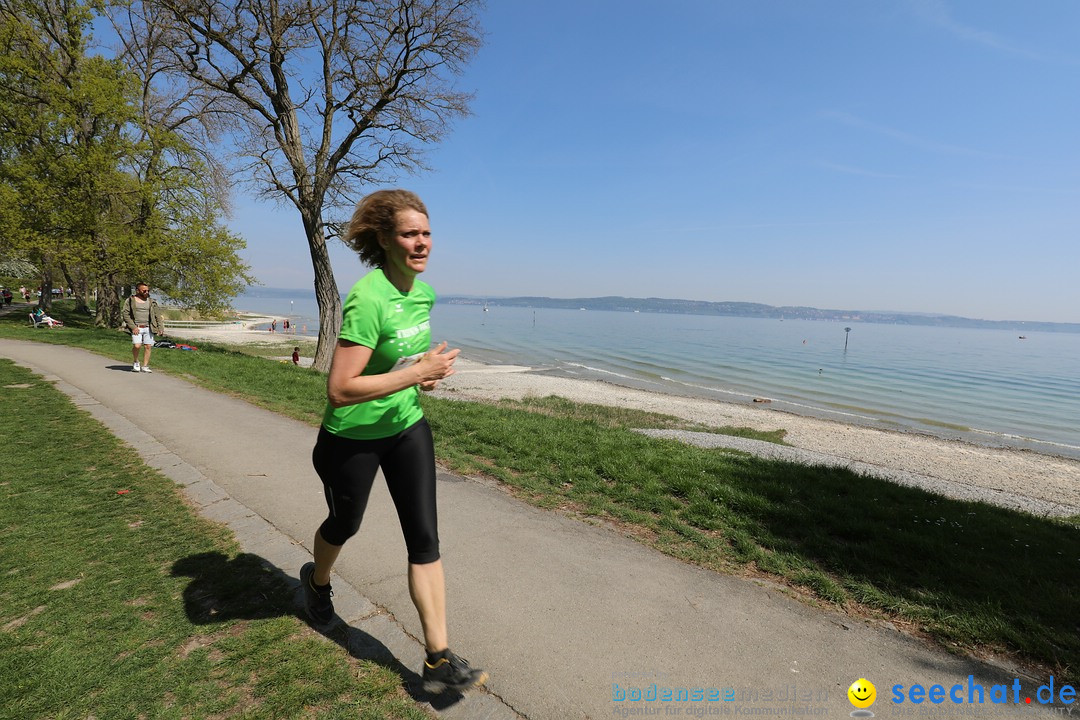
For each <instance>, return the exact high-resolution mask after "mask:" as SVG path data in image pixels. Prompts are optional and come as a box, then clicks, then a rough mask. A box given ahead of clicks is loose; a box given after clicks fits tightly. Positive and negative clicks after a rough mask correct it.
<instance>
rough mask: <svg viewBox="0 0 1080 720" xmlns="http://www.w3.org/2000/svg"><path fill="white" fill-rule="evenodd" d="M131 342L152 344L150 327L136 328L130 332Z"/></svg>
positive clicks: (134, 343)
mask: <svg viewBox="0 0 1080 720" xmlns="http://www.w3.org/2000/svg"><path fill="white" fill-rule="evenodd" d="M131 344H132V345H153V344H154V336H153V335H151V334H150V328H149V327H144V328H138V329H137V330H136V331H135V332H134V333H132V334H131Z"/></svg>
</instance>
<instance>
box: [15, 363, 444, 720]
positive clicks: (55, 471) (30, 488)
mask: <svg viewBox="0 0 1080 720" xmlns="http://www.w3.org/2000/svg"><path fill="white" fill-rule="evenodd" d="M0 417H2V418H3V419H4V431H3V447H4V450H3V453H2V454H0V677H2V678H3V682H2V683H0V717H3V718H12V719H15V718H18V719H19V720H23V719H25V718H90V717H97V718H110V719H113V718H146V717H154V718H209V717H213V718H240V717H243V718H299V717H303V718H327V719H329V718H358V717H359V718H370V719H371V720H375V719H376V718H415V719H419V718H427V717H429V715H428V714H426V713H425V712H424V711H423V710H421V709H420V707H419V706H418V705H417V704H416V703H415V702H414V701H413V700H412V699H411V698H410V697H409V696H408V695H406V693H405V691H404V690H403V689H402V687H401V677H400V676H399V675H398V674H397V673H396V672H394V671H393V670H392V669H389V668H387V667H383V666H381V665H378V664H375V663H372V662H366V661H359V660H356V659H354V658H352V657H350V656H349V655H348V654H347V653H346V651H345V650H343V649H342V648H340V647H339V646H338V645H336V644H334V643H333V642H330V641H329V640H327V639H326V638H324V637H323V636H321V635H319V634H317V633H316V632H314V631H313V630H311V629H310V628H309V627H308V625H307V624H306V623H304V622H303V621H301V620H300V619H299V618H297V617H296V615H295V611H294V609H293V606H292V592H291V591H290V590H289V588H288V586H287V585H286V583H285V581H284V578H283V577H282V576H281V575H280V574H278V573H276V572H272V571H270V570H268V569H267V568H265V567H264V566H263V565H261V564H260V563H259V562H258V561H256V560H255V559H254V558H253V557H251V556H248V555H243V554H240V553H239V552H238V548H237V547H236V545H235V543H234V541H233V540H232V538H231V536H230V535H228V534H227V532H226V531H224V530H222V529H221V528H219V527H218V526H216V525H213V524H211V523H209V522H206V521H203V520H200V519H199V518H198V517H196V516H195V515H194V514H193V511H192V510H190V509H189V507H188V506H187V505H185V504H184V502H183V501H182V500H181V498H180V496H179V494H178V491H177V489H176V486H175V485H174V484H173V483H172V482H171V481H169V480H167V479H165V478H164V477H162V476H161V475H159V474H158V473H156V472H155V471H153V470H151V469H149V468H147V467H145V466H144V465H142V463H141V462H140V461H139V459H138V458H137V456H136V455H135V453H134V451H132V450H131V449H129V448H127V447H126V446H124V445H123V444H121V443H120V442H119V441H118V440H116V439H115V438H114V437H113V436H112V435H111V434H110V433H109V432H108V431H106V430H105V429H104V428H103V427H102V426H101V425H100V424H99V423H98V422H97V421H95V420H93V419H92V418H91V417H90V416H88V415H87V414H86V413H85V412H82V411H80V410H78V409H77V408H75V407H74V406H73V405H72V404H71V403H70V402H69V400H68V398H67V397H66V396H65V395H63V394H62V393H60V392H59V391H57V390H56V389H55V388H53V387H52V385H51V384H49V383H47V382H44V381H43V380H41V379H40V378H38V377H37V376H34V375H32V374H31V373H29V372H28V371H26V370H24V369H22V368H19V367H17V366H15V365H14V364H13V363H11V362H10V361H7V360H0ZM118 491H127V492H125V493H124V494H118Z"/></svg>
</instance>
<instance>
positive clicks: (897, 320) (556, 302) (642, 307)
mask: <svg viewBox="0 0 1080 720" xmlns="http://www.w3.org/2000/svg"><path fill="white" fill-rule="evenodd" d="M440 302H444V303H447V304H448V305H488V306H493V307H499V306H502V307H532V308H558V309H564V310H579V309H581V308H584V309H586V310H612V311H615V312H634V311H638V312H648V313H674V314H680V315H727V316H731V317H757V318H775V319H778V320H780V319H786V320H836V321H845V322H868V323H886V324H890V325H929V326H939V327H964V328H984V329H996V330H1015V331H1028V332H1036V331H1038V332H1072V333H1080V323H1052V322H1040V321H1034V320H1033V321H1023V320H976V319H973V318H965V317H958V316H956V315H932V314H926V313H900V312H882V311H866V310H821V309H819V308H812V307H801V306H797V307H796V306H790V305H785V306H782V307H775V306H773V305H763V304H761V303H747V302H706V301H704V300H671V299H667V298H627V297H617V296H608V297H594V298H549V297H510V298H505V297H500V298H486V297H473V296H469V297H466V296H460V295H458V296H448V297H442V298H440Z"/></svg>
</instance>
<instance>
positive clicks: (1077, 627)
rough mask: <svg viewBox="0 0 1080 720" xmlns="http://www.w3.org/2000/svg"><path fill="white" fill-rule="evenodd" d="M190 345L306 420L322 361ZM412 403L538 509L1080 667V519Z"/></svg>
mask: <svg viewBox="0 0 1080 720" xmlns="http://www.w3.org/2000/svg"><path fill="white" fill-rule="evenodd" d="M61 317H64V316H63V314H62V312H61ZM64 319H65V321H67V318H66V317H65V318H64ZM5 320H6V319H0V337H4V336H7V337H27V338H35V339H40V340H46V341H50V342H65V343H70V344H77V345H80V346H83V347H87V348H89V349H92V350H94V351H96V352H100V353H102V354H104V355H107V356H109V357H114V358H117V359H124V358H125V357H129V355H125V352H126V353H130V350H129V349H128V346H127V345H125V344H124V343H123V342H122V338H119V337H116V336H117V335H118V334H117V333H107V332H105V331H97V330H92V329H80V328H78V327H76V326H75V323H74V322H72V323H69V325H71V326H70V327H69V328H67V329H65V331H63V332H58V331H49V332H47V331H44V330H37V331H32V330H30V329H29V328H25V327H22V328H20V327H17V326H16V324H15V323H13V322H5ZM72 320H76V319H75V318H72ZM200 348H202V349H201V350H200V351H199V352H197V353H182V352H159V353H157V354H155V360H154V367H155V368H156V369H158V370H165V371H169V372H174V373H176V374H178V375H182V376H184V377H187V378H189V379H191V380H192V381H193V382H197V383H199V384H202V385H204V386H206V387H209V388H211V389H214V390H218V391H221V392H228V393H232V394H235V395H237V396H240V397H244V398H247V399H249V400H251V401H252V402H255V403H257V404H260V405H263V406H265V407H267V408H270V409H272V410H274V411H277V412H283V413H286V414H288V415H290V416H293V417H297V418H300V419H304V420H306V421H309V422H312V423H313V424H314V423H317V422H318V420H319V417H320V414H321V411H322V406H323V397H324V387H325V379H324V377H323V376H322V375H321V374H319V373H317V372H315V371H312V370H304V369H301V368H296V367H292V366H291V365H282V364H280V363H273V362H268V361H266V360H265V359H260V358H254V357H249V356H246V355H243V354H241V353H238V352H235V351H230V350H227V349H218V348H212V347H209V346H203V345H200ZM424 406H425V413H426V414H427V416H428V419H429V421H430V422H431V425H432V428H433V430H434V434H435V441H436V453H437V456H438V458H439V461H440V462H441V463H443V464H444V465H446V466H447V467H448V468H450V469H453V470H456V471H458V472H462V473H466V474H470V473H472V474H481V473H482V474H485V475H488V476H492V477H495V478H498V479H499V480H500V481H502V482H503V483H505V484H506V485H507V486H508V487H510V488H512V489H513V491H514V492H515V493H516V494H518V495H519V496H520V497H522V498H524V499H526V500H528V501H529V502H532V503H535V504H537V505H539V506H541V507H547V508H558V509H559V510H561V511H564V512H571V513H574V514H576V515H578V516H581V517H584V518H585V519H587V520H590V521H593V522H604V523H610V524H613V525H615V526H617V527H618V528H619V529H620V530H621V531H623V532H626V533H629V534H631V535H633V536H634V537H636V538H637V539H639V540H640V541H641V542H644V543H647V544H650V545H652V546H654V547H656V548H658V549H660V550H662V551H664V552H666V553H669V554H671V555H673V556H675V557H678V558H681V559H683V560H686V561H689V562H693V563H696V564H699V565H701V566H704V567H708V568H712V569H716V570H720V571H724V572H730V573H735V574H744V575H753V576H765V577H768V578H770V579H772V580H778V581H780V582H783V583H785V584H786V585H787V586H788V587H789V588H790V589H791V592H792V593H794V594H797V595H799V596H801V597H803V598H804V599H808V600H809V601H811V602H819V603H823V604H828V605H831V606H835V607H839V608H842V609H845V610H847V611H848V612H850V613H852V614H856V615H861V616H869V617H872V618H879V619H881V620H885V621H889V622H892V623H894V624H896V625H897V626H900V627H902V628H904V629H905V630H908V631H910V632H912V633H914V634H918V635H922V636H925V637H928V638H930V639H932V640H933V641H935V642H937V643H939V644H940V645H942V646H943V647H946V648H949V649H952V650H955V651H957V652H973V653H975V654H981V653H986V652H993V653H1000V654H1004V655H1007V656H1010V657H1013V658H1015V659H1018V660H1020V661H1023V662H1026V663H1028V664H1029V665H1032V666H1035V667H1038V668H1041V669H1042V670H1044V671H1046V672H1052V673H1054V675H1055V676H1056V677H1057V678H1058V679H1059V680H1061V681H1063V682H1065V681H1070V680H1071V681H1072V682H1073V683H1074V684H1075V682H1076V680H1077V679H1080V623H1078V622H1077V618H1080V593H1077V592H1076V585H1077V578H1078V577H1080V523H1078V522H1077V520H1078V519H1077V518H1072V519H1070V520H1048V519H1042V518H1037V517H1033V516H1030V515H1026V514H1023V513H1019V512H1015V511H1011V510H1004V509H1001V508H997V507H993V506H990V505H985V504H982V503H971V502H960V501H955V500H949V499H945V498H942V497H938V496H935V495H931V494H929V493H926V492H923V491H920V490H917V489H911V488H904V487H900V486H897V485H893V484H891V483H888V482H885V481H881V480H877V479H873V478H866V477H862V476H859V475H857V474H855V473H852V472H851V471H848V470H844V469H836V468H820V467H805V466H801V465H796V464H792V463H786V462H781V461H772V460H762V459H757V458H752V457H748V456H746V455H743V454H740V453H735V452H731V451H724V450H707V449H701V448H695V447H689V446H686V445H683V444H681V443H678V442H675V441H671V440H664V439H658V438H649V437H645V436H642V435H640V434H637V433H634V432H631V430H630V429H631V428H634V427H685V426H687V424H686V423H683V422H682V421H680V420H678V419H675V418H671V417H666V416H662V415H656V414H650V413H640V412H634V411H623V410H618V409H613V408H604V407H600V406H591V405H581V404H575V403H571V402H569V401H566V400H563V399H559V398H543V399H534V400H527V401H523V402H509V401H504V402H501V403H493V404H488V403H474V402H461V401H454V400H445V399H439V398H431V397H427V398H425V399H424ZM698 429H700V428H698ZM713 431H714V432H721V431H722V432H729V433H736V434H738V433H741V432H743V431H741V430H739V429H737V428H723V429H713ZM767 439H772V440H774V441H779V440H781V439H782V434H777V435H775V436H773V437H771V438H767Z"/></svg>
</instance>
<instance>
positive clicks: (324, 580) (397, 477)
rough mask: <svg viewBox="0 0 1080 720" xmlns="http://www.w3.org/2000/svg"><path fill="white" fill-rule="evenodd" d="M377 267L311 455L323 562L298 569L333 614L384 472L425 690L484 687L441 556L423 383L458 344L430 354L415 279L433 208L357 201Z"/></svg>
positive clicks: (366, 245) (366, 281) (350, 234)
mask: <svg viewBox="0 0 1080 720" xmlns="http://www.w3.org/2000/svg"><path fill="white" fill-rule="evenodd" d="M344 241H345V243H346V244H347V245H348V246H349V247H351V248H352V249H353V250H355V251H356V252H357V253H358V254H359V255H360V260H361V262H363V263H364V264H366V265H369V266H372V267H374V268H375V269H374V270H372V271H371V272H369V273H368V274H367V275H365V276H364V277H363V278H361V279H360V281H359V282H357V283H356V285H354V286H353V288H352V290H351V291H350V292H349V296H348V297H347V298H346V300H345V307H344V310H343V317H342V325H341V334H340V336H339V337H338V341H337V346H336V347H335V349H334V358H333V362H332V364H331V366H330V375H329V378H328V379H327V388H326V394H327V399H328V401H329V402H328V404H327V407H326V411H325V413H324V414H323V423H322V428H321V429H320V430H319V438H318V440H317V441H316V443H315V449H314V451H313V452H312V461H313V463H314V465H315V471H316V472H317V473H318V474H319V477H320V478H321V479H322V482H323V493H324V495H325V497H326V505H327V508H328V510H329V515H328V517H327V518H326V520H325V521H323V523H322V525H320V526H319V529H318V530H317V531H316V533H315V552H314V555H315V562H313V563H307V564H306V565H304V567H303V568H301V569H300V583H301V585H302V586H303V588H304V604H305V608H306V610H307V613H308V615H309V616H310V617H311V619H312V620H313V621H314V622H316V623H317V624H319V625H326V624H329V623H330V622H331V621H332V620H333V619H334V605H333V602H332V601H331V599H330V598H331V594H332V593H331V589H330V570H331V568H333V566H334V561H335V560H337V557H338V553H340V552H341V547H342V545H344V544H345V541H346V540H348V539H349V538H350V537H352V536H353V535H354V534H356V532H357V530H359V528H360V522H361V520H362V519H363V517H364V509H365V508H366V507H367V501H368V495H369V493H370V492H371V486H372V484H373V482H374V480H375V472H376V471H377V470H378V469H379V468H380V467H381V468H382V470H383V475H384V476H385V477H386V484H387V487H388V488H389V490H390V495H391V497H392V498H393V500H394V505H395V506H396V508H397V513H398V518H399V520H400V522H401V530H402V533H403V534H404V536H405V545H406V547H407V548H408V555H409V594H410V596H411V597H412V601H413V604H414V605H415V606H416V610H417V612H418V613H419V614H420V624H421V625H422V626H423V630H424V644H425V646H426V649H427V658H426V661H425V663H424V672H423V680H424V690H425V691H427V692H430V693H440V692H443V691H445V690H465V689H467V688H470V687H474V686H477V685H480V684H482V683H483V682H484V681H485V680H487V673H485V672H484V671H483V670H480V669H478V668H472V667H469V663H468V662H466V661H465V660H464V659H463V658H461V657H459V656H457V655H455V654H454V653H453V652H451V651H450V649H449V647H448V644H447V631H446V583H445V580H444V577H443V567H442V561H441V560H440V556H439V531H438V521H437V513H436V507H435V449H434V445H433V444H432V439H431V428H430V427H429V426H428V423H427V420H425V419H424V414H423V411H422V410H421V408H420V402H419V394H418V390H433V389H434V388H435V386H436V385H437V384H438V382H439V380H441V379H443V378H446V377H449V376H450V375H452V374H453V373H454V360H455V358H456V357H457V355H458V352H459V351H458V350H456V349H455V350H447V345H446V343H445V342H444V343H441V344H440V345H439V346H438V347H436V348H434V349H433V350H429V347H430V345H431V329H430V323H429V319H428V315H429V312H430V310H431V306H432V305H433V304H434V302H435V293H434V292H433V291H432V289H431V287H430V286H429V285H428V284H427V283H425V282H422V281H420V280H417V279H416V276H417V275H419V274H420V273H422V272H423V271H424V270H425V269H426V268H427V261H428V255H429V254H430V252H431V228H430V225H429V223H428V213H427V208H426V207H424V204H423V202H421V200H420V198H419V197H417V196H416V195H415V194H413V193H411V192H408V191H406V190H380V191H378V192H375V193H372V194H371V195H368V196H367V197H366V198H364V199H363V200H361V201H360V203H359V204H358V205H357V207H356V211H355V212H354V213H353V216H352V220H351V221H350V223H349V228H348V231H347V232H346V235H345V237H344Z"/></svg>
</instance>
